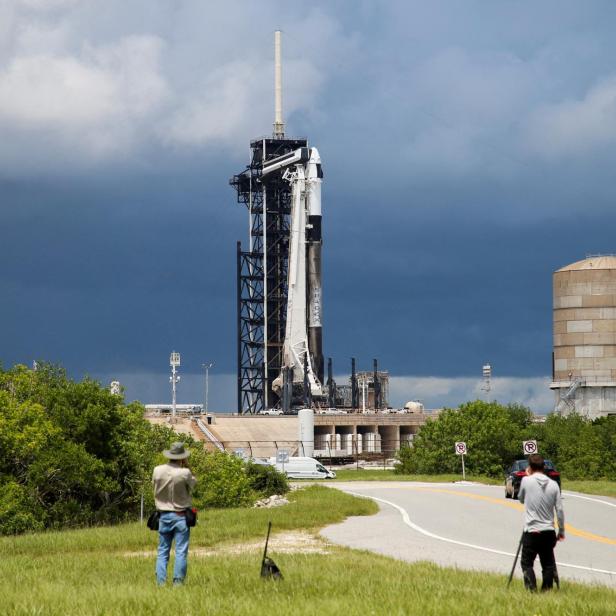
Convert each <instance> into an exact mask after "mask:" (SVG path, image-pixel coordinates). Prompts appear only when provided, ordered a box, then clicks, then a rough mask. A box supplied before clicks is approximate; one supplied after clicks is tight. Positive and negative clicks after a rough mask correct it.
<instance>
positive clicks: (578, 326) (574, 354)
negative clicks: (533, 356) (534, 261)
mask: <svg viewBox="0 0 616 616" xmlns="http://www.w3.org/2000/svg"><path fill="white" fill-rule="evenodd" d="M552 379H553V382H552V384H551V385H550V387H551V389H553V390H554V392H555V394H556V405H555V410H556V411H557V412H560V413H564V414H566V413H570V412H573V411H575V412H577V413H580V414H581V415H586V416H588V417H590V418H593V419H594V418H597V417H602V416H605V415H611V414H616V256H614V255H610V256H596V257H588V258H587V259H584V260H583V261H578V262H577V263H573V264H571V265H568V266H566V267H563V268H562V269H559V270H558V271H556V272H554V366H553V376H552Z"/></svg>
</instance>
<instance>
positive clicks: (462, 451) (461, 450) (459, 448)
mask: <svg viewBox="0 0 616 616" xmlns="http://www.w3.org/2000/svg"><path fill="white" fill-rule="evenodd" d="M456 453H457V454H458V455H459V456H464V455H466V443H464V442H462V441H460V442H458V443H456Z"/></svg>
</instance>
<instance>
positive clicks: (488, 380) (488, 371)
mask: <svg viewBox="0 0 616 616" xmlns="http://www.w3.org/2000/svg"><path fill="white" fill-rule="evenodd" d="M481 389H482V390H483V391H485V392H486V402H490V390H491V389H492V366H491V365H490V364H484V366H483V385H482V387H481Z"/></svg>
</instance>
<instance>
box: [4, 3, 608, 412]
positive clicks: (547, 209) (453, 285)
mask: <svg viewBox="0 0 616 616" xmlns="http://www.w3.org/2000/svg"><path fill="white" fill-rule="evenodd" d="M615 23H616V3H613V2H609V1H606V2H598V1H595V2H593V1H591V2H584V3H582V2H565V1H562V0H559V1H554V2H547V1H546V2H541V3H537V2H530V1H529V2H508V1H507V2H505V1H503V2H499V1H475V2H473V1H470V0H469V1H465V2H462V1H459V2H457V1H453V0H452V1H448V2H437V1H435V2H430V3H426V2H412V1H409V0H405V1H403V2H395V1H387V2H376V1H375V2H368V1H365V2H362V1H359V0H349V1H327V2H319V1H315V2H312V3H295V2H292V3H290V2H274V1H271V2H269V1H268V2H259V3H257V2H250V1H246V2H238V1H227V2H224V3H220V2H205V1H203V0H184V1H182V0H168V1H166V2H155V3H154V2H151V1H149V0H142V1H140V0H133V1H132V2H128V3H127V2H126V1H125V0H122V1H120V0H106V2H104V3H101V2H95V1H94V0H82V1H80V0H2V1H1V2H0V216H1V219H0V233H1V237H0V289H1V293H2V301H1V302H0V361H2V363H3V365H4V366H5V367H6V366H9V365H12V364H14V363H16V362H23V363H26V364H31V362H32V360H33V359H39V360H48V361H52V362H58V363H61V364H63V365H64V366H66V367H67V369H68V370H69V372H70V373H71V374H72V375H73V376H75V377H78V378H79V377H81V376H83V375H84V374H90V375H93V376H95V377H96V378H100V379H101V380H103V381H107V380H109V379H111V378H112V377H117V378H120V380H121V381H122V382H123V384H124V385H125V386H126V393H127V397H128V398H129V399H133V398H139V399H141V400H143V401H144V402H156V401H159V400H162V399H167V398H168V397H169V391H168V389H169V385H168V380H167V376H166V372H167V369H168V357H169V353H170V351H171V350H172V349H174V350H177V351H179V352H181V353H182V359H183V366H182V374H184V380H183V381H182V383H181V384H180V393H179V398H180V401H182V402H184V401H185V402H192V401H200V400H201V399H202V391H203V377H202V376H201V372H200V371H201V364H202V363H203V362H205V361H208V360H213V361H215V362H216V365H215V367H214V368H213V369H212V371H211V379H212V380H211V389H210V400H211V402H212V404H211V406H212V407H214V408H217V409H220V410H223V409H227V410H228V409H231V408H233V407H234V404H235V389H234V379H233V375H234V374H235V354H236V347H235V344H236V333H235V242H236V241H237V240H238V239H240V240H243V241H246V239H247V224H248V223H247V213H246V211H245V210H244V209H242V207H241V206H239V205H237V204H236V202H235V195H234V193H233V191H232V189H231V188H230V187H229V185H228V179H229V177H230V176H231V175H233V174H234V173H237V172H239V171H241V170H242V169H243V168H244V166H245V165H246V163H247V162H248V145H249V141H250V139H251V138H254V137H258V136H262V135H265V134H268V133H270V132H271V125H272V120H273V85H272V81H273V42H272V41H273V30H274V29H276V28H280V29H282V30H283V50H284V51H283V53H284V106H285V120H286V122H287V134H291V135H302V136H307V137H308V138H309V141H310V143H311V144H312V145H314V146H316V147H318V148H319V151H320V153H321V158H322V160H323V168H324V173H325V178H324V188H323V198H324V202H323V214H324V222H323V226H324V265H323V267H324V313H325V324H324V325H325V329H324V346H325V353H326V355H327V356H332V357H333V358H334V367H335V372H336V373H337V374H339V375H341V376H342V375H344V374H346V373H348V371H349V364H350V360H349V358H350V357H351V356H356V357H357V358H358V364H359V367H360V369H369V368H370V367H371V360H372V358H373V357H377V358H379V360H380V365H381V367H382V368H384V369H388V370H389V371H390V372H391V374H392V375H394V376H395V377H396V378H395V380H394V382H393V383H392V402H393V403H394V404H401V403H403V402H404V401H405V400H408V399H411V398H421V399H422V400H424V401H425V403H426V404H427V405H428V406H440V405H441V404H457V403H459V402H461V401H464V400H466V399H468V398H473V397H476V396H477V395H478V394H479V393H480V392H479V390H478V389H477V387H478V380H479V379H480V376H481V366H482V364H483V363H484V362H491V363H492V365H493V367H494V373H495V375H496V376H498V377H499V378H500V380H498V381H497V383H496V390H495V394H496V395H497V397H498V398H499V399H500V400H501V401H503V402H507V401H509V400H519V401H521V402H525V403H528V404H531V405H532V406H533V407H534V408H535V410H537V411H546V410H549V407H550V404H551V399H552V397H551V393H550V391H549V389H548V388H547V383H548V381H549V375H550V372H551V274H552V272H553V271H554V270H555V269H558V268H559V267H562V266H564V265H566V264H568V263H570V262H573V261H577V260H579V259H582V258H584V257H585V256H586V255H587V254H589V253H593V254H594V253H611V252H616V250H615V247H614V244H615V240H614V228H615V224H616V209H615V208H614V202H615V198H616V182H615V181H614V169H615V163H616V42H615V39H614V36H613V33H614V24H615Z"/></svg>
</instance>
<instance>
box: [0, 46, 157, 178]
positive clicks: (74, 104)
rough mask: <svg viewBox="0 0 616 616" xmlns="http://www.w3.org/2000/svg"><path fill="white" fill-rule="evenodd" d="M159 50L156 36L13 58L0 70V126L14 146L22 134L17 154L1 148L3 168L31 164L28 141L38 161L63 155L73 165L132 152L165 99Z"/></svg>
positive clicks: (16, 150) (0, 158) (55, 158)
mask: <svg viewBox="0 0 616 616" xmlns="http://www.w3.org/2000/svg"><path fill="white" fill-rule="evenodd" d="M163 48H164V44H163V41H162V40H161V39H159V38H158V37H154V36H128V37H125V38H122V39H120V40H118V41H116V42H115V43H114V44H112V45H103V46H98V47H96V46H93V45H89V44H84V45H83V46H82V49H81V51H80V53H79V54H78V55H67V54H44V53H36V54H30V55H18V56H15V57H14V58H13V59H12V60H11V61H10V62H9V63H8V64H7V65H6V66H5V68H4V69H2V70H0V127H1V126H4V127H5V128H6V129H7V131H8V132H9V133H12V134H13V135H15V137H14V138H15V139H16V140H17V136H18V135H21V136H22V139H21V147H18V148H16V149H15V151H14V150H12V149H10V148H7V147H6V146H7V145H8V144H7V143H6V142H5V144H4V147H2V148H0V164H1V163H2V162H4V163H5V165H7V166H8V165H11V163H12V165H13V166H15V167H17V166H19V165H20V164H21V163H22V162H23V161H24V160H27V161H31V160H32V152H28V151H24V144H25V143H28V140H30V143H31V144H36V146H38V147H37V151H38V153H39V154H40V155H41V156H42V159H45V158H46V157H51V158H52V159H53V160H57V159H58V158H60V159H62V158H63V156H62V155H60V156H58V154H59V153H62V154H63V155H64V156H66V157H67V159H68V160H69V161H70V162H72V163H73V164H77V165H79V164H80V163H81V162H84V161H81V160H80V159H81V158H82V157H83V156H84V155H86V157H88V158H89V157H92V156H93V157H94V158H100V157H101V156H103V157H106V156H109V155H110V154H115V153H116V152H118V151H120V152H122V151H125V150H127V149H130V147H131V146H132V144H133V143H134V142H135V141H136V140H137V138H138V137H139V135H140V134H141V135H142V133H143V131H144V130H146V128H144V127H147V124H146V121H147V120H148V119H149V118H150V117H151V115H152V114H153V113H154V112H156V111H158V110H159V109H160V106H161V105H162V104H163V103H164V102H165V100H166V99H167V97H168V87H167V84H166V82H165V79H164V77H163V76H162V75H161V73H160V56H161V53H162V51H163ZM24 137H26V138H25V139H24ZM36 146H35V147H36ZM31 147H32V146H31ZM45 148H48V151H45ZM41 150H43V152H41ZM46 164H53V162H52V163H46Z"/></svg>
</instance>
